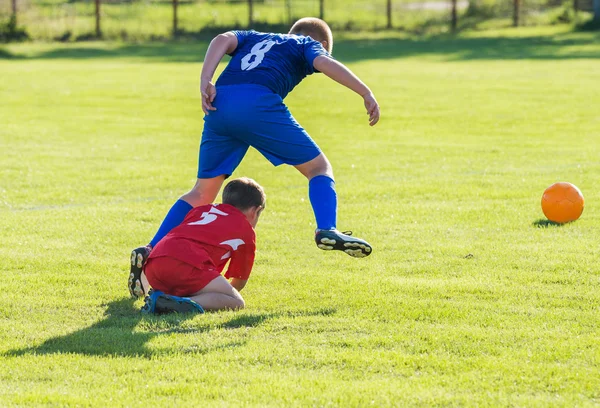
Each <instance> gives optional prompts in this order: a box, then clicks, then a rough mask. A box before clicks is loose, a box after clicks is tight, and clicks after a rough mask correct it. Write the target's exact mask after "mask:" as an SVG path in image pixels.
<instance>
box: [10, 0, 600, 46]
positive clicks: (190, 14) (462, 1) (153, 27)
mask: <svg viewBox="0 0 600 408" xmlns="http://www.w3.org/2000/svg"><path fill="white" fill-rule="evenodd" d="M595 8H596V9H595ZM594 10H596V14H595V16H596V17H597V18H599V19H600V0H372V1H365V0H0V25H1V24H4V25H6V27H8V25H7V24H12V26H13V28H15V27H21V28H22V29H24V31H26V33H27V35H28V36H29V37H30V38H32V39H44V40H73V39H88V38H98V37H102V38H107V39H115V38H119V39H156V38H169V37H172V36H177V35H191V34H196V33H202V32H204V31H211V30H212V31H215V30H217V29H231V28H246V27H255V28H257V29H263V30H284V29H286V28H287V27H288V26H289V25H290V24H291V23H292V22H293V21H294V20H296V19H298V18H300V17H304V16H317V17H321V18H324V19H325V20H326V21H327V22H328V23H329V24H330V25H331V26H332V28H333V29H334V30H346V31H359V30H380V29H386V28H387V29H398V30H405V31H409V32H434V33H436V32H437V33H440V32H446V31H452V30H460V29H462V28H468V27H474V26H476V27H478V28H486V27H487V26H490V27H492V26H494V27H495V26H507V25H515V26H519V25H533V24H547V23H560V22H572V21H573V20H574V19H578V18H579V19H590V18H592V16H593V15H594V14H592V13H593V12H594ZM6 27H5V28H4V30H6ZM0 31H1V29H0Z"/></svg>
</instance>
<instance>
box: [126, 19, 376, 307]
mask: <svg viewBox="0 0 600 408" xmlns="http://www.w3.org/2000/svg"><path fill="white" fill-rule="evenodd" d="M332 48H333V36H332V33H331V29H330V28H329V26H328V25H327V23H325V22H324V21H323V20H320V19H318V18H311V17H308V18H303V19H301V20H299V21H297V22H296V23H295V24H294V25H293V26H292V28H291V29H290V32H289V34H273V33H260V32H256V31H230V32H226V33H224V34H220V35H218V36H216V37H215V38H214V39H213V40H212V41H211V43H210V46H209V47H208V50H207V52H206V57H205V59H204V65H203V67H202V73H201V78H200V92H201V94H202V110H203V111H204V113H205V117H204V130H203V133H202V141H201V144H200V157H199V165H198V179H197V181H196V184H195V186H194V187H193V188H192V190H191V191H190V192H188V193H187V194H184V195H183V196H182V197H181V198H180V199H179V200H178V201H177V202H176V203H175V204H174V205H173V207H172V208H171V209H170V211H169V212H168V214H167V216H166V217H165V219H164V221H163V222H162V224H161V226H160V228H159V230H158V232H157V233H156V236H155V237H154V238H153V239H152V241H151V242H150V244H149V245H148V246H146V247H140V248H137V249H134V250H133V252H132V254H131V272H130V277H129V290H130V292H131V294H132V296H135V297H140V296H143V294H144V292H145V290H144V286H146V285H147V284H146V285H143V284H142V282H141V279H142V269H143V265H144V263H145V261H146V259H147V257H148V254H149V252H150V251H151V248H152V247H153V246H155V245H156V244H157V243H158V241H160V240H161V239H162V238H163V237H164V236H165V235H166V234H167V233H168V232H169V231H170V230H171V229H173V228H174V227H176V226H177V225H179V224H180V223H181V222H182V221H183V219H184V218H185V216H186V215H187V213H188V212H189V211H190V210H191V209H192V208H195V207H198V206H201V205H205V204H210V203H212V202H214V200H215V199H216V197H217V194H218V193H219V190H220V189H221V186H222V184H223V181H224V180H225V179H226V178H227V177H229V176H230V175H231V174H232V173H233V171H234V170H235V169H236V167H237V166H238V165H239V164H240V162H241V160H242V159H243V157H244V155H245V154H246V151H247V150H248V147H249V146H252V147H254V148H255V149H257V150H258V151H259V152H260V153H262V155H263V156H265V157H266V158H267V159H268V160H269V161H270V162H271V163H272V164H273V165H275V166H278V165H280V164H284V163H285V164H288V165H292V166H294V167H296V168H297V169H298V170H299V171H300V173H302V174H303V175H304V176H305V177H306V178H307V179H308V192H309V198H310V202H311V205H312V208H313V211H314V214H315V218H316V222H317V229H316V231H315V242H316V244H317V246H318V247H319V248H321V249H324V250H340V251H343V252H345V253H347V254H348V255H350V256H353V257H359V258H360V257H365V256H368V255H370V254H371V252H372V247H371V245H369V243H367V242H366V241H364V240H362V239H359V238H356V237H353V236H351V235H350V234H351V233H342V232H340V231H338V230H337V229H336V221H337V220H336V218H337V195H336V191H335V181H334V178H333V169H332V167H331V164H330V163H329V160H327V157H325V155H324V154H323V153H322V152H321V150H320V149H319V147H318V146H317V144H316V143H315V142H314V141H313V140H312V139H311V137H310V136H309V135H308V133H307V132H306V131H305V130H304V129H303V128H302V126H300V124H299V123H298V122H297V121H296V120H295V119H294V118H293V117H292V115H291V113H290V111H289V110H288V108H287V107H286V105H285V104H284V103H283V99H284V98H285V97H286V95H287V94H288V93H289V92H290V91H291V90H292V89H293V88H294V87H295V86H296V85H298V84H299V83H300V81H302V79H304V78H305V77H306V76H307V75H311V74H313V73H315V72H321V73H323V74H325V75H326V76H328V77H330V78H332V79H333V80H335V81H337V82H339V83H340V84H342V85H344V86H346V87H347V88H349V89H351V90H352V91H354V92H356V93H357V94H359V95H360V96H361V97H362V98H363V100H364V106H365V108H366V110H367V114H368V115H369V124H370V125H371V126H373V125H375V124H376V123H377V122H378V121H379V105H378V104H377V101H376V100H375V97H374V95H373V93H372V92H371V90H370V89H369V88H368V87H367V86H366V85H365V84H364V83H363V82H362V81H361V80H360V79H359V78H358V77H357V76H356V75H354V74H353V73H352V72H351V71H350V70H349V69H348V68H346V67H345V66H344V65H343V64H341V63H339V62H338V61H336V60H334V59H333V58H332V57H331V50H332ZM225 54H228V55H230V56H231V60H230V61H229V64H228V65H227V67H226V68H225V70H224V71H223V73H222V74H221V75H220V76H219V78H218V80H217V82H216V85H215V84H213V82H212V80H213V75H214V73H215V70H216V68H217V66H218V64H219V63H220V61H221V59H222V58H223V57H224V56H225ZM146 290H147V287H146Z"/></svg>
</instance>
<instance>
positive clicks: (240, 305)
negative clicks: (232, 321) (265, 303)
mask: <svg viewBox="0 0 600 408" xmlns="http://www.w3.org/2000/svg"><path fill="white" fill-rule="evenodd" d="M245 307H246V302H245V301H244V299H242V298H239V299H238V300H237V305H236V306H235V308H234V309H243V308H245Z"/></svg>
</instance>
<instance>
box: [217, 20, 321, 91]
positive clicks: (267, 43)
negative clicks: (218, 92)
mask: <svg viewBox="0 0 600 408" xmlns="http://www.w3.org/2000/svg"><path fill="white" fill-rule="evenodd" d="M233 33H234V34H235V35H236V37H237V40H238V45H237V48H236V49H235V51H233V52H232V53H231V57H232V58H231V61H229V64H228V65H227V68H225V70H224V71H223V73H222V74H221V76H219V79H218V80H217V83H216V86H223V85H239V84H255V85H262V86H265V87H267V88H269V89H270V90H272V91H273V92H275V93H276V94H278V95H279V96H281V98H282V99H283V98H285V97H286V95H287V94H288V93H289V92H290V91H291V90H292V89H294V87H295V86H296V85H298V84H299V83H300V81H302V80H303V79H304V78H305V77H306V76H307V75H310V74H312V73H314V72H317V71H316V70H315V69H314V67H313V61H314V59H315V58H316V57H318V56H319V55H325V56H329V53H328V52H327V51H326V50H325V48H323V46H322V45H321V43H319V42H318V41H315V40H313V39H312V38H310V37H305V36H301V35H294V34H272V33H259V32H256V31H254V30H251V31H233Z"/></svg>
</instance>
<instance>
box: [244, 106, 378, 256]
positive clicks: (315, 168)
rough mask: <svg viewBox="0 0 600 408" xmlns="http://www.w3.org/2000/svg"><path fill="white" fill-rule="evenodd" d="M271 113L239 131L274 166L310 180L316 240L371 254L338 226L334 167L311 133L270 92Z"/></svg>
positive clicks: (355, 253)
mask: <svg viewBox="0 0 600 408" xmlns="http://www.w3.org/2000/svg"><path fill="white" fill-rule="evenodd" d="M268 98H271V99H272V102H271V103H270V104H269V103H266V102H264V103H263V104H264V105H267V106H269V109H268V114H265V115H262V114H261V113H257V114H256V118H254V120H253V122H252V127H250V128H249V132H247V133H244V132H240V134H241V135H243V137H244V138H245V139H244V140H245V141H246V142H248V143H249V144H250V145H251V146H253V147H255V148H256V149H257V150H258V151H260V152H261V153H262V154H263V155H264V156H265V157H266V158H267V159H268V160H269V161H270V162H271V163H272V164H273V165H275V166H277V165H279V164H283V163H285V164H289V165H292V166H294V167H296V168H297V169H298V170H299V171H300V173H302V174H303V175H304V176H305V177H306V178H307V179H308V190H309V198H310V202H311V205H312V207H313V211H314V214H315V218H316V221H317V230H316V233H315V241H316V243H317V246H318V247H319V248H321V249H324V250H341V251H343V252H345V253H347V254H348V255H350V256H354V257H359V258H361V257H365V256H368V255H370V254H371V252H372V248H371V245H369V243H368V242H366V241H364V240H362V239H359V238H355V237H352V236H350V235H351V232H349V233H341V232H339V231H338V230H337V229H336V222H337V194H336V191H335V181H334V178H333V169H332V167H331V164H330V163H329V160H327V157H326V156H325V155H324V154H323V153H322V152H321V149H319V147H318V146H317V144H316V143H315V142H314V141H313V140H312V138H311V137H310V136H309V135H308V133H307V132H306V131H305V130H304V129H303V128H302V126H300V124H299V123H298V122H297V121H296V120H295V119H294V118H293V116H292V115H291V114H290V112H289V110H288V109H287V107H286V106H285V105H284V104H283V102H282V101H281V99H280V98H279V99H278V96H277V95H275V94H271V95H270V96H269V95H267V96H265V99H268Z"/></svg>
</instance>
